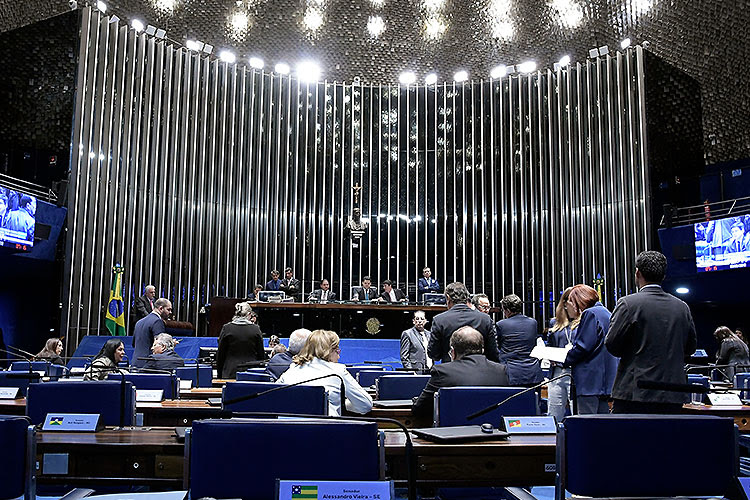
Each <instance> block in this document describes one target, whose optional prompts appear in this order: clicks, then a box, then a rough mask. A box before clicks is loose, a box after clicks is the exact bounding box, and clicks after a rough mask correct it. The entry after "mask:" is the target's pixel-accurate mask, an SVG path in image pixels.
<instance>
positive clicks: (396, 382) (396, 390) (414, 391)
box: [375, 375, 430, 399]
mask: <svg viewBox="0 0 750 500" xmlns="http://www.w3.org/2000/svg"><path fill="white" fill-rule="evenodd" d="M429 380H430V376H429V375H383V376H382V377H380V378H379V379H378V380H377V382H376V383H375V386H376V388H377V393H378V399H411V398H414V397H417V396H419V395H420V394H421V393H422V390H423V389H424V388H425V386H426V385H427V381H429Z"/></svg>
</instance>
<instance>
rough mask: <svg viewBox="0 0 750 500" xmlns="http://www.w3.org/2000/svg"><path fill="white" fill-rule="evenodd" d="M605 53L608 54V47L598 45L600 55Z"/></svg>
mask: <svg viewBox="0 0 750 500" xmlns="http://www.w3.org/2000/svg"><path fill="white" fill-rule="evenodd" d="M607 54H609V47H607V46H606V45H602V46H601V47H599V55H600V56H606V55H607Z"/></svg>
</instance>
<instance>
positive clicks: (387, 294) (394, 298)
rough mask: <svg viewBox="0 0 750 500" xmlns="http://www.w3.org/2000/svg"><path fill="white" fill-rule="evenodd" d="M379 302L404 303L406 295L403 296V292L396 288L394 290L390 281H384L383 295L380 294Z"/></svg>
mask: <svg viewBox="0 0 750 500" xmlns="http://www.w3.org/2000/svg"><path fill="white" fill-rule="evenodd" d="M380 300H384V301H386V302H393V303H396V302H404V301H406V295H404V292H402V291H401V290H399V289H398V288H394V287H393V282H392V281H391V280H385V281H384V282H383V293H381V294H380Z"/></svg>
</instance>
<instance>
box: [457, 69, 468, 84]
mask: <svg viewBox="0 0 750 500" xmlns="http://www.w3.org/2000/svg"><path fill="white" fill-rule="evenodd" d="M468 79H469V73H467V72H466V71H464V70H460V71H456V73H455V74H454V75H453V81H456V82H465V81H466V80H468Z"/></svg>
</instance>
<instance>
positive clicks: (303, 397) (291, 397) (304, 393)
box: [221, 382, 328, 415]
mask: <svg viewBox="0 0 750 500" xmlns="http://www.w3.org/2000/svg"><path fill="white" fill-rule="evenodd" d="M274 387H286V386H284V384H274V383H271V382H227V383H226V384H225V385H224V390H223V391H222V393H221V401H222V405H221V406H222V408H223V409H224V410H229V411H233V412H276V413H305V414H308V415H327V414H328V397H327V396H326V391H325V388H324V387H322V386H312V385H295V386H291V387H288V388H286V389H282V390H279V391H274V392H269V393H268V394H264V395H262V396H258V397H257V398H253V399H248V400H246V401H241V402H239V403H233V404H226V403H225V402H226V401H230V400H232V399H234V398H238V397H241V396H247V395H249V394H256V393H259V392H262V391H266V390H268V389H272V388H274Z"/></svg>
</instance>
